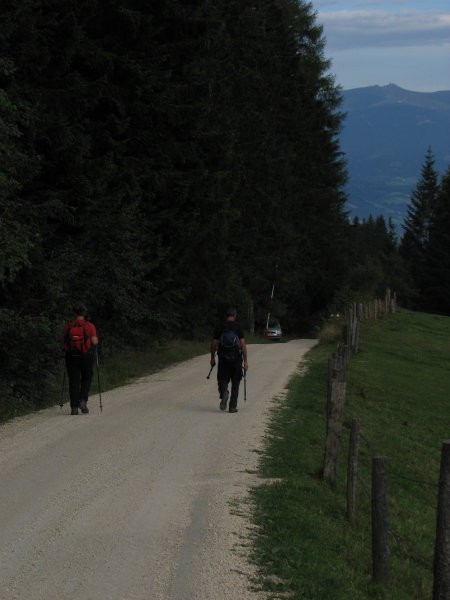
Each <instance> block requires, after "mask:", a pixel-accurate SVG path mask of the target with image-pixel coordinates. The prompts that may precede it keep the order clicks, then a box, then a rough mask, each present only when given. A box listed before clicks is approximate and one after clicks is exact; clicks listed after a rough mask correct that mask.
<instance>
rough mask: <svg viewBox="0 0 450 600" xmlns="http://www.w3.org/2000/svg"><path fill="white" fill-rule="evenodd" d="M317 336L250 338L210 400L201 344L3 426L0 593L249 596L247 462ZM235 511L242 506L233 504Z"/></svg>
mask: <svg viewBox="0 0 450 600" xmlns="http://www.w3.org/2000/svg"><path fill="white" fill-rule="evenodd" d="M314 344H315V341H314V340H294V341H290V342H288V343H281V344H277V343H274V344H263V345H251V346H249V365H250V367H249V372H248V376H247V402H244V397H243V396H244V387H243V385H242V387H241V393H240V398H239V412H238V413H237V414H230V413H228V412H221V411H220V410H219V400H218V395H217V389H216V379H215V377H216V370H214V371H213V373H212V375H211V379H210V380H207V379H206V375H207V374H208V370H209V356H208V355H204V356H201V357H197V358H195V359H193V360H190V361H187V362H184V363H182V364H179V365H177V366H175V367H171V368H169V369H166V370H164V371H161V372H159V373H157V374H155V375H152V376H150V377H148V378H145V379H140V380H139V381H137V382H136V383H133V384H131V385H128V386H125V387H122V388H118V389H116V390H113V391H110V392H108V393H105V394H103V395H102V400H103V412H102V413H101V414H100V410H99V403H98V397H97V396H92V397H91V399H90V402H89V405H90V409H91V413H90V414H89V415H79V416H70V415H69V412H70V411H69V407H68V405H67V404H66V405H64V408H63V409H62V410H61V409H60V408H59V407H54V408H50V409H47V410H43V411H41V412H39V413H37V414H34V415H31V416H28V417H25V418H20V419H17V420H15V421H13V422H10V423H7V424H6V425H4V426H2V427H1V428H0V473H1V479H0V553H1V556H0V598H1V599H2V600H25V599H26V600H69V599H76V600H259V599H261V598H263V597H264V595H263V594H262V593H261V592H258V591H255V590H252V586H251V579H252V576H254V574H255V571H254V568H253V567H252V566H251V564H250V562H249V561H248V555H249V552H250V548H249V531H250V529H249V528H250V522H249V520H248V518H247V517H246V516H245V512H246V511H247V512H248V503H246V498H247V497H248V490H249V488H250V486H251V485H253V484H254V483H255V476H254V475H252V474H251V473H249V471H251V470H252V469H254V468H255V467H256V466H257V460H258V455H257V452H256V450H257V449H258V448H261V444H262V440H263V437H264V432H265V428H266V425H267V419H268V414H269V413H270V406H271V404H272V403H273V400H274V398H275V397H276V396H277V395H279V394H280V393H282V392H283V389H284V388H285V386H286V384H287V382H288V380H289V378H290V376H291V375H292V374H293V373H294V372H295V371H296V369H297V367H298V365H299V363H300V362H301V360H302V357H303V355H304V354H305V352H306V351H307V350H309V349H310V348H311V347H312V346H313V345H314ZM242 513H244V514H242Z"/></svg>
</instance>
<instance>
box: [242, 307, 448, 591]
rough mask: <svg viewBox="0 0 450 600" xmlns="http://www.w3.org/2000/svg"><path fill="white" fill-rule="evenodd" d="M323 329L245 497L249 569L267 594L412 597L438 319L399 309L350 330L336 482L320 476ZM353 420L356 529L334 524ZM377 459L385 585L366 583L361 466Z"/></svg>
mask: <svg viewBox="0 0 450 600" xmlns="http://www.w3.org/2000/svg"><path fill="white" fill-rule="evenodd" d="M341 330H342V323H341V324H339V323H335V324H334V325H332V324H330V325H328V326H327V329H326V330H324V332H323V336H322V341H321V343H320V344H319V345H318V346H317V347H316V348H314V349H313V350H312V351H311V352H310V353H309V354H308V356H307V366H308V370H307V372H306V374H304V373H303V374H302V373H299V374H298V375H296V376H295V377H294V378H293V379H292V381H291V383H290V386H289V390H288V395H287V397H286V398H285V399H283V400H282V401H281V400H280V402H279V406H278V407H277V408H276V409H275V411H274V415H273V419H272V423H271V426H270V429H269V432H268V437H267V440H266V449H265V451H264V453H263V455H262V457H261V467H260V471H261V473H260V474H261V476H262V477H263V478H267V481H266V482H264V480H263V483H262V485H261V486H259V487H257V488H255V490H254V492H253V497H252V499H253V501H254V521H255V523H256V525H257V526H258V527H257V533H256V534H255V539H254V548H255V561H256V562H257V564H258V565H259V566H260V571H261V574H262V576H263V579H264V588H265V589H267V590H270V591H271V592H272V596H271V597H273V598H286V597H289V598H295V599H297V598H298V599H300V598H301V599H311V600H320V599H325V598H326V599H328V600H329V599H332V600H341V599H342V600H344V599H345V600H349V599H350V598H351V599H359V598H360V599H365V598H380V599H386V600H397V599H398V600H400V599H401V600H412V599H417V600H424V599H426V598H431V596H432V579H433V577H432V575H433V573H432V567H433V554H434V540H435V530H436V504H437V483H438V477H439V465H440V451H441V446H442V442H443V441H444V440H445V439H448V438H449V437H450V435H449V426H450V407H449V404H450V318H448V317H442V316H436V315H428V314H423V313H413V312H408V311H404V310H400V311H399V312H397V313H396V314H395V315H389V316H387V317H383V318H382V319H379V320H377V321H365V322H363V323H362V324H361V334H360V348H359V352H358V354H356V355H354V356H352V357H351V359H350V362H349V365H348V367H347V394H346V407H345V422H344V427H343V433H342V449H341V454H340V459H339V477H338V483H337V485H336V487H335V488H333V487H332V486H330V485H329V484H327V483H325V482H324V481H323V480H322V479H321V469H322V463H323V455H324V446H325V428H326V422H325V408H326V388H327V369H328V359H329V358H330V357H331V355H332V353H333V352H334V351H335V349H336V342H337V339H338V337H339V335H340V332H341ZM352 418H358V419H359V420H360V424H361V434H362V437H361V440H360V454H359V481H358V495H357V524H356V526H355V527H354V528H353V527H352V526H351V525H350V524H349V522H348V520H347V517H346V464H347V448H348V440H349V426H350V422H351V419H352ZM375 455H383V456H387V457H388V461H389V475H388V502H389V508H388V509H389V528H390V564H391V567H390V568H391V585H390V588H389V589H387V590H386V589H384V588H383V587H381V586H377V585H375V584H374V583H373V582H372V579H371V572H372V565H371V521H370V481H371V468H370V467H371V458H372V456H375Z"/></svg>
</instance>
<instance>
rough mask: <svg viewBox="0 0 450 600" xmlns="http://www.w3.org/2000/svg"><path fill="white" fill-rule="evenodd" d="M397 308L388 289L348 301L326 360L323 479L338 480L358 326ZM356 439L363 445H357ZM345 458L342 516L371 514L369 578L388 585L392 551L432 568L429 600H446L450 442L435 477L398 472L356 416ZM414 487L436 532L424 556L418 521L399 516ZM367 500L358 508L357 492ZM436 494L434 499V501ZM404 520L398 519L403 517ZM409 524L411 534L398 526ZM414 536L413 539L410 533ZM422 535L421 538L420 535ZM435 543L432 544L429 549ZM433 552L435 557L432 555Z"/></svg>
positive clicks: (448, 582) (351, 518)
mask: <svg viewBox="0 0 450 600" xmlns="http://www.w3.org/2000/svg"><path fill="white" fill-rule="evenodd" d="M395 311H396V297H395V294H394V295H392V294H391V293H390V291H389V290H388V291H387V292H386V296H385V298H384V299H383V300H376V301H373V302H371V303H369V304H368V305H362V304H360V305H357V304H356V303H355V304H353V305H352V306H351V307H350V309H349V311H348V314H347V319H346V325H345V326H344V329H343V336H342V337H343V339H342V341H341V342H339V343H338V346H337V352H336V353H335V354H333V356H332V358H331V359H330V361H329V369H328V386H327V407H326V416H327V424H326V443H325V454H324V466H323V478H324V479H325V480H327V481H328V482H330V483H331V484H336V481H337V465H338V455H339V451H340V445H341V437H342V427H343V422H344V405H345V395H346V367H347V364H348V361H349V360H350V358H351V356H352V355H353V354H356V353H357V352H358V348H359V328H360V323H361V321H362V320H364V319H378V318H381V317H382V316H384V315H388V314H391V313H394V312H395ZM360 441H362V442H363V444H364V446H363V447H361V448H360ZM348 447H349V456H348V468H347V514H348V518H349V521H350V523H351V524H352V525H353V526H355V524H356V521H357V510H364V509H365V512H366V517H367V513H369V514H370V520H371V523H372V570H373V579H374V580H375V581H376V582H377V583H381V584H382V585H385V586H386V587H389V585H390V558H391V552H390V551H391V549H392V550H394V551H395V552H396V553H397V554H398V555H400V556H401V557H402V558H407V559H408V560H410V561H411V562H413V563H414V564H415V565H416V566H419V567H422V568H424V569H427V570H430V569H433V578H434V584H433V600H441V599H445V600H449V599H450V593H449V590H450V549H449V543H448V540H449V538H450V531H449V527H450V441H448V440H447V441H444V442H443V446H442V455H441V469H440V477H439V481H431V480H427V479H426V478H422V477H420V476H417V477H416V476H414V474H411V473H407V472H406V473H405V472H401V471H402V467H400V468H398V466H397V467H395V468H391V467H390V465H389V460H388V458H387V457H385V456H382V453H380V452H379V451H378V449H377V448H376V444H374V443H373V442H372V441H371V440H370V439H369V436H368V435H367V433H366V432H364V431H361V425H360V423H359V420H357V419H353V420H352V423H351V428H350V439H349V444H348ZM362 459H366V460H367V459H368V460H369V463H370V464H368V465H367V464H366V465H365V467H364V471H365V473H369V475H370V478H371V483H370V484H368V483H367V481H365V477H364V476H363V475H362V470H363V469H362V468H361V466H362V465H361V464H358V463H359V461H361V460H362ZM388 481H389V483H390V484H391V485H392V483H395V484H396V486H392V487H395V494H389V495H388V485H387V484H388ZM404 483H408V484H412V485H413V486H418V487H420V489H421V490H422V493H423V494H425V498H421V502H420V506H421V509H422V510H425V511H428V513H427V517H428V518H430V516H431V515H432V516H433V518H435V519H436V536H435V539H432V537H431V536H430V533H429V531H428V532H427V534H426V537H427V538H428V539H427V540H426V543H425V546H426V545H428V547H429V548H430V553H429V556H425V554H424V552H423V547H424V546H423V544H422V548H419V547H418V543H419V542H418V539H417V538H418V537H419V535H418V534H417V528H418V527H419V526H420V523H419V524H418V523H417V522H416V521H417V515H415V517H416V521H415V522H413V521H412V520H411V515H409V516H408V515H404V514H403V515H402V514H401V513H402V510H404V507H405V506H409V504H411V503H412V500H413V498H412V495H411V494H412V492H411V489H410V488H411V486H409V487H408V486H405V485H402V484H404ZM361 494H362V495H363V497H364V498H365V500H366V503H365V504H362V503H360V504H359V505H358V507H357V499H358V498H359V499H360V495H361ZM436 498H437V502H436ZM390 514H394V515H395V516H396V518H395V526H393V525H392V523H391V522H389V519H388V516H389V515H390ZM402 519H403V520H402ZM404 528H409V530H410V532H411V533H410V535H408V534H407V533H406V532H405V531H404V530H403V529H404ZM415 535H416V538H414V536H415ZM422 537H423V536H422ZM433 543H434V548H432V546H433ZM433 550H434V556H433Z"/></svg>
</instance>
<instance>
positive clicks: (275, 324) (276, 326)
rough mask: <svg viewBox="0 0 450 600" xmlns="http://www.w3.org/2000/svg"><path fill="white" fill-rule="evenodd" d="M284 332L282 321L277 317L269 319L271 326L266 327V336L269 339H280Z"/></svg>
mask: <svg viewBox="0 0 450 600" xmlns="http://www.w3.org/2000/svg"><path fill="white" fill-rule="evenodd" d="M282 335H283V332H282V330H281V325H280V322H279V321H277V320H276V319H272V320H270V321H269V326H268V327H266V328H265V329H264V337H265V338H267V339H268V340H276V341H280V340H281V337H282Z"/></svg>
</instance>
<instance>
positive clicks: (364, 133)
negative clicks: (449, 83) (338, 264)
mask: <svg viewBox="0 0 450 600" xmlns="http://www.w3.org/2000/svg"><path fill="white" fill-rule="evenodd" d="M342 109H343V111H344V112H345V113H346V118H345V121H344V125H343V130H342V133H341V138H340V141H341V149H342V151H343V152H344V153H345V155H346V159H347V169H348V173H349V181H348V183H347V187H346V190H347V193H348V202H347V210H348V211H349V214H350V218H353V217H355V216H357V217H359V218H367V217H368V216H369V215H370V214H371V215H373V216H374V217H376V216H378V215H383V216H384V217H385V218H386V220H387V219H388V218H389V217H392V220H393V222H394V223H395V225H396V226H397V227H398V228H399V227H400V225H401V223H402V222H403V218H404V216H405V213H406V209H407V205H408V203H409V200H410V196H411V192H412V190H413V189H414V188H415V186H416V184H417V181H418V179H419V178H420V175H421V168H422V165H423V162H424V159H425V154H426V152H427V149H428V147H431V149H432V151H433V154H434V156H435V159H436V162H435V169H436V171H437V172H438V174H439V176H441V175H442V174H443V173H444V171H445V170H446V169H447V168H448V166H449V165H450V91H442V92H433V93H424V92H412V91H408V90H404V89H402V88H400V87H398V86H396V85H394V84H390V85H387V86H371V87H366V88H356V89H352V90H346V91H344V92H343V104H342Z"/></svg>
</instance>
